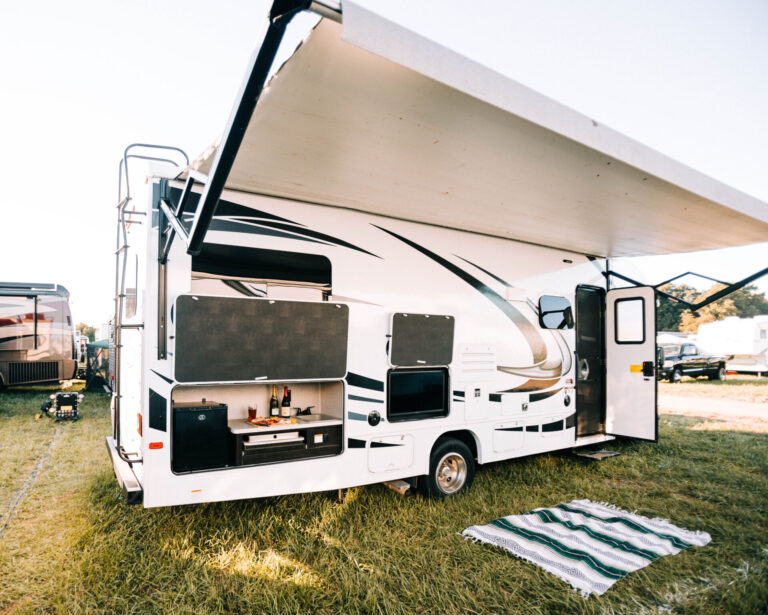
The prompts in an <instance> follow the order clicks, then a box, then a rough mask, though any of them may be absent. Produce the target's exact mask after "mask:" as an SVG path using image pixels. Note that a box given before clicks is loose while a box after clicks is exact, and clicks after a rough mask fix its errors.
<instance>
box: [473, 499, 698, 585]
mask: <svg viewBox="0 0 768 615" xmlns="http://www.w3.org/2000/svg"><path fill="white" fill-rule="evenodd" d="M462 535H463V536H464V537H466V538H470V539H472V540H475V541H477V542H484V543H488V544H492V545H495V546H497V547H502V548H504V549H506V550H507V551H509V552H510V553H512V555H515V556H516V557H519V558H521V559H524V560H528V561H529V562H532V563H534V564H536V565H537V566H539V567H541V568H543V569H544V570H546V571H547V572H550V573H552V574H555V575H557V576H558V577H560V578H561V579H563V581H567V582H568V583H570V584H571V585H572V586H573V587H574V588H575V589H577V590H578V591H580V592H581V593H582V595H584V596H589V595H590V594H603V593H605V592H606V591H608V589H610V587H611V586H612V585H613V584H614V583H615V582H616V581H618V580H620V579H623V578H624V577H625V576H627V575H628V574H629V573H630V572H632V571H634V570H639V569H640V568H644V567H645V566H647V565H648V564H650V563H651V562H653V561H655V560H657V559H658V558H660V557H662V556H663V555H674V554H676V553H679V552H680V551H682V550H683V549H687V548H689V547H693V546H696V547H703V546H704V545H706V544H707V543H708V542H709V541H710V540H711V538H710V536H709V534H707V533H706V532H691V531H689V530H684V529H682V528H679V527H677V526H675V525H672V524H671V523H670V522H669V521H666V520H664V519H648V518H647V517H643V516H641V515H636V514H633V513H628V512H625V511H623V510H620V509H618V508H616V507H615V506H611V505H610V504H596V503H594V502H590V501H589V500H574V501H573V502H571V503H569V504H560V505H558V506H555V507H554V508H537V509H536V510H532V511H531V512H529V513H525V514H524V515H510V516H509V517H502V518H501V519H496V520H495V521H491V522H490V523H489V524H488V525H473V526H472V527H468V528H467V529H466V530H464V531H463V532H462Z"/></svg>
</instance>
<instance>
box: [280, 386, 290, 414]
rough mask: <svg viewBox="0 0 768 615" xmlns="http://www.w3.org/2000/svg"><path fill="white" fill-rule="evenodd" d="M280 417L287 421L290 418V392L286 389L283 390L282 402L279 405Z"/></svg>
mask: <svg viewBox="0 0 768 615" xmlns="http://www.w3.org/2000/svg"><path fill="white" fill-rule="evenodd" d="M280 416H282V417H283V418H284V419H287V418H289V417H290V416H291V392H290V391H289V390H288V387H285V388H284V389H283V401H282V403H281V404H280Z"/></svg>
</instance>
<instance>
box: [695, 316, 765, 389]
mask: <svg viewBox="0 0 768 615" xmlns="http://www.w3.org/2000/svg"><path fill="white" fill-rule="evenodd" d="M698 343H699V345H700V346H701V347H702V348H705V349H706V350H707V351H708V352H712V353H716V354H719V355H725V356H728V357H729V359H728V363H727V364H726V368H727V369H728V371H733V372H745V373H752V374H766V373H768V315H762V316H753V317H752V318H739V317H738V316H729V317H728V318H725V319H723V320H718V321H716V322H710V323H706V324H703V325H701V326H700V327H699V331H698Z"/></svg>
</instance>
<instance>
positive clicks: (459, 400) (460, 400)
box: [453, 397, 464, 404]
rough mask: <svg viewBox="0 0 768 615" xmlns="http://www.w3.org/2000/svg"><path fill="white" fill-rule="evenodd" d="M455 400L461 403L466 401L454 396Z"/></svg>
mask: <svg viewBox="0 0 768 615" xmlns="http://www.w3.org/2000/svg"><path fill="white" fill-rule="evenodd" d="M453 401H456V402H459V403H461V404H463V403H464V400H463V399H457V398H455V397H454V398H453Z"/></svg>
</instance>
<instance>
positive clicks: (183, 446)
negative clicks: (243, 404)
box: [171, 399, 229, 472]
mask: <svg viewBox="0 0 768 615" xmlns="http://www.w3.org/2000/svg"><path fill="white" fill-rule="evenodd" d="M228 439H229V429H228V427H227V405H226V404H220V403H218V402H210V401H209V402H206V401H205V399H203V401H201V402H191V403H190V402H182V403H175V404H174V405H173V443H172V447H171V468H172V469H173V471H174V472H191V471H193V470H210V469H214V468H222V467H224V466H226V465H227V458H228Z"/></svg>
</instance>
